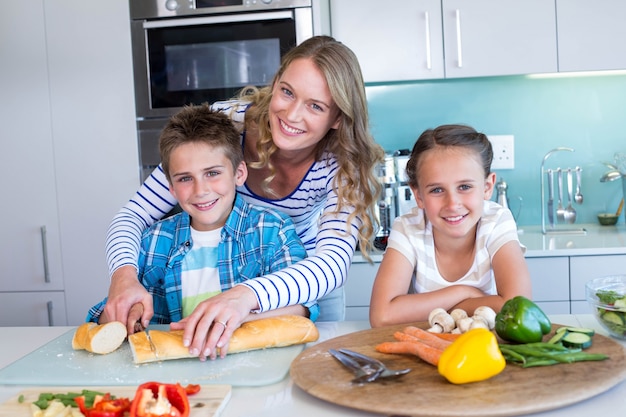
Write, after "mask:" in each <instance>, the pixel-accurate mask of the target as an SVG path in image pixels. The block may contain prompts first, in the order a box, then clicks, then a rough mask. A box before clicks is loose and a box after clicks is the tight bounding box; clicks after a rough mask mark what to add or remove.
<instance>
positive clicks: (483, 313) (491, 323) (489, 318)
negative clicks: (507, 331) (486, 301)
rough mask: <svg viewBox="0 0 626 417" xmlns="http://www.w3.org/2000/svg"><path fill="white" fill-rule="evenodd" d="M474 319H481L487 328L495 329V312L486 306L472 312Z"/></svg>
mask: <svg viewBox="0 0 626 417" xmlns="http://www.w3.org/2000/svg"><path fill="white" fill-rule="evenodd" d="M474 316H475V317H481V318H482V319H484V320H485V323H487V328H488V329H489V330H492V329H493V328H494V327H496V312H495V311H494V310H493V309H492V308H491V307H488V306H481V307H478V308H477V309H476V310H474Z"/></svg>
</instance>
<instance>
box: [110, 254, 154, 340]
mask: <svg viewBox="0 0 626 417" xmlns="http://www.w3.org/2000/svg"><path fill="white" fill-rule="evenodd" d="M136 304H139V305H141V308H139V307H136V306H135V305H136ZM103 314H106V317H107V320H108V321H121V322H122V323H126V329H127V330H128V334H133V333H135V323H137V321H140V322H141V325H142V326H143V327H144V328H145V327H148V324H149V323H150V319H151V318H152V315H153V314H154V310H153V305H152V296H151V295H150V293H148V291H147V290H146V289H145V287H144V286H143V285H141V283H140V282H139V280H138V279H137V271H136V270H135V268H134V267H133V266H123V267H121V268H118V269H117V270H116V271H115V272H114V273H113V276H112V277H111V285H110V286H109V296H108V299H107V303H106V305H105V306H104V312H103Z"/></svg>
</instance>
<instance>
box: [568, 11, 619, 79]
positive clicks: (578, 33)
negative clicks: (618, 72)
mask: <svg viewBox="0 0 626 417" xmlns="http://www.w3.org/2000/svg"><path fill="white" fill-rule="evenodd" d="M556 4H557V25H558V28H559V31H558V45H559V71H563V72H565V71H596V70H615V69H625V68H626V43H625V42H624V39H626V24H625V23H626V2H624V1H623V0H594V1H589V0H556Z"/></svg>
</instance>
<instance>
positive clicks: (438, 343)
mask: <svg viewBox="0 0 626 417" xmlns="http://www.w3.org/2000/svg"><path fill="white" fill-rule="evenodd" d="M403 332H404V333H406V334H408V335H410V336H413V337H416V338H417V339H419V340H421V341H422V342H423V343H426V344H428V345H430V346H432V347H435V348H437V349H439V350H444V349H445V348H447V347H448V346H450V345H451V344H452V342H451V341H449V340H444V339H441V338H439V337H437V336H435V334H434V333H431V332H427V331H426V330H423V329H420V328H419V327H415V326H407V327H405V328H404V330H403Z"/></svg>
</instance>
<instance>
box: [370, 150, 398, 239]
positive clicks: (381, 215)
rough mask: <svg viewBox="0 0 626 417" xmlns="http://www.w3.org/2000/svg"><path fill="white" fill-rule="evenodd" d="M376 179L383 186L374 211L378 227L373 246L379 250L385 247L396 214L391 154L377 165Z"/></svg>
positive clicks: (394, 174) (394, 177)
mask: <svg viewBox="0 0 626 417" xmlns="http://www.w3.org/2000/svg"><path fill="white" fill-rule="evenodd" d="M377 170H378V172H377V176H378V181H379V182H380V183H381V185H382V186H383V190H382V194H381V196H380V199H379V200H378V203H377V204H376V207H375V211H376V216H377V217H378V222H379V224H380V227H379V228H378V232H377V233H376V236H375V238H374V246H375V247H376V248H377V249H379V250H384V249H385V248H386V247H387V238H388V237H389V232H390V231H391V224H392V223H393V219H395V218H396V216H397V215H398V211H397V198H396V170H395V159H394V157H393V155H392V154H387V155H385V161H384V162H383V163H382V164H380V165H378V167H377Z"/></svg>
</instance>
